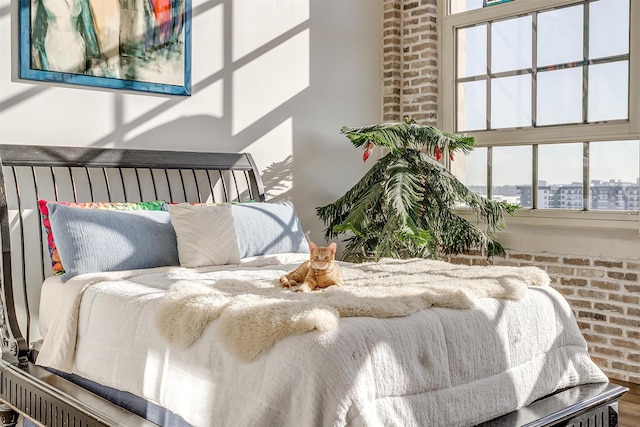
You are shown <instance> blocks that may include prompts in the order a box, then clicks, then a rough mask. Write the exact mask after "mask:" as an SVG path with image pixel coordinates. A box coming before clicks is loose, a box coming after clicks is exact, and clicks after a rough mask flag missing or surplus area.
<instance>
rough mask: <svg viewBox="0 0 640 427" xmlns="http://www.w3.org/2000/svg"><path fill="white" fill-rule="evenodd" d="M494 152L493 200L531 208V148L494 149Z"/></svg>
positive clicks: (528, 146)
mask: <svg viewBox="0 0 640 427" xmlns="http://www.w3.org/2000/svg"><path fill="white" fill-rule="evenodd" d="M492 152H493V161H492V164H493V170H492V172H493V176H492V180H493V182H492V187H491V188H492V192H493V196H492V199H493V200H505V201H508V202H510V203H514V204H518V205H520V206H522V207H531V162H532V157H531V153H532V148H531V146H530V145H527V146H516V147H494V148H493V149H492Z"/></svg>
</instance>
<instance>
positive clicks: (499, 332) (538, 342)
mask: <svg viewBox="0 0 640 427" xmlns="http://www.w3.org/2000/svg"><path fill="white" fill-rule="evenodd" d="M299 261H300V260H299V259H295V258H290V257H289V258H287V257H284V258H282V257H273V258H270V259H268V260H267V262H265V260H264V259H260V260H253V261H251V262H248V263H245V264H244V265H240V266H233V267H225V268H213V269H200V270H196V271H194V270H186V269H180V268H160V269H150V270H144V271H136V272H121V273H113V274H105V275H87V276H81V277H77V278H75V279H71V280H70V281H68V282H67V285H68V288H67V292H68V294H67V295H66V299H65V301H66V304H64V305H63V306H61V307H60V309H59V310H58V313H57V315H56V321H55V322H53V323H52V324H51V326H50V327H49V331H48V333H47V336H46V337H45V341H44V343H43V347H42V350H41V352H40V355H39V358H38V364H42V365H45V366H52V367H55V368H57V369H61V370H65V371H72V372H74V373H75V374H78V375H80V376H83V377H85V378H88V379H91V380H93V381H96V382H98V383H101V384H104V385H107V386H110V387H114V388H117V389H120V390H124V391H128V392H131V393H133V394H136V395H138V396H142V397H144V398H146V399H148V400H150V401H152V402H154V403H157V404H159V405H161V406H163V407H166V408H168V409H170V410H171V411H173V412H175V413H177V414H179V415H180V416H182V417H183V418H184V419H185V420H186V421H187V422H189V423H191V424H192V425H194V426H210V425H214V424H215V425H216V426H218V425H219V426H233V427H236V426H255V425H260V426H342V425H350V426H378V425H384V426H425V425H438V426H447V425H449V426H463V425H473V424H477V423H479V422H482V421H486V420H489V419H491V418H494V417H496V416H498V415H501V414H504V413H506V412H509V411H512V410H514V409H517V408H519V407H521V406H523V405H525V404H527V403H530V402H531V401H533V400H536V399H538V398H540V397H542V396H545V395H547V394H549V393H551V392H553V391H555V390H558V389H561V388H565V387H569V386H573V385H577V384H581V383H588V382H605V381H607V379H606V377H605V376H604V375H603V374H602V372H601V371H600V370H599V369H598V368H597V367H596V366H595V364H593V363H592V362H591V360H590V358H589V356H588V354H587V351H586V343H585V341H584V339H583V338H582V336H581V334H580V332H579V330H578V327H577V325H576V322H575V320H574V318H573V316H572V313H571V310H570V308H569V307H568V305H567V303H566V302H565V300H564V298H563V297H562V296H561V295H560V294H558V293H557V292H555V291H554V290H553V289H551V288H549V287H534V288H530V289H529V290H528V292H527V293H526V295H525V296H524V298H523V299H522V300H520V301H507V300H496V299H489V298H482V299H479V300H477V301H476V305H475V307H474V308H471V309H468V310H456V309H448V308H432V309H428V310H420V311H418V312H416V313H414V314H412V315H410V316H406V317H397V318H391V319H376V318H369V317H353V318H343V319H340V321H339V322H340V323H339V328H337V329H335V330H330V331H325V332H319V331H312V332H308V333H304V334H301V335H295V336H290V337H287V338H284V339H283V340H281V341H279V342H277V343H276V344H275V345H274V346H273V347H272V348H271V349H270V350H269V351H268V352H266V353H265V354H263V355H262V356H261V357H259V358H257V359H256V360H253V361H251V362H242V361H239V360H238V359H237V358H235V357H233V356H232V355H231V354H230V353H229V352H228V351H227V350H225V348H223V347H222V346H220V345H217V343H216V336H217V335H218V334H217V331H216V329H217V328H218V327H219V325H218V322H217V321H213V322H211V323H210V324H209V325H208V326H207V327H206V328H205V329H204V331H203V334H202V336H201V337H200V338H199V339H197V340H196V341H195V342H194V343H193V344H192V345H191V346H190V347H188V348H187V349H185V350H178V349H175V348H171V347H170V346H168V345H167V344H166V342H165V341H164V340H163V339H162V338H161V337H160V335H159V333H158V331H157V327H156V317H157V313H158V310H159V307H160V306H161V302H162V300H163V296H164V295H165V293H166V291H167V289H169V287H170V286H171V285H172V284H173V283H176V282H178V281H180V280H184V279H189V280H193V278H194V274H195V275H196V276H199V278H200V279H201V280H204V281H205V283H207V282H209V283H211V282H213V281H217V280H226V279H236V278H238V277H240V276H241V277H244V278H252V277H253V278H255V279H260V280H264V279H266V278H273V279H274V280H277V278H278V277H279V276H280V275H281V274H283V273H285V272H288V271H290V270H292V269H293V268H294V267H295V266H296V265H297V264H298V262H299ZM280 262H285V263H286V262H288V264H278V263H280ZM264 264H266V265H264ZM74 310H77V314H78V316H77V320H78V321H77V324H76V325H74V324H73V319H74V315H73V312H74ZM74 344H75V346H74ZM60 345H62V346H63V347H65V346H66V347H65V348H67V349H69V348H71V349H73V348H75V351H70V352H64V351H62V352H60V351H59V350H60V348H61V347H60Z"/></svg>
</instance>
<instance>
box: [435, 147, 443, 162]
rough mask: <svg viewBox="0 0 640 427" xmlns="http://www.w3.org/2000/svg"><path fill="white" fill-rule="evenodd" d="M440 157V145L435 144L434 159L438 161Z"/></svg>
mask: <svg viewBox="0 0 640 427" xmlns="http://www.w3.org/2000/svg"><path fill="white" fill-rule="evenodd" d="M441 158H442V154H440V147H438V146H437V145H436V160H437V161H440V159H441Z"/></svg>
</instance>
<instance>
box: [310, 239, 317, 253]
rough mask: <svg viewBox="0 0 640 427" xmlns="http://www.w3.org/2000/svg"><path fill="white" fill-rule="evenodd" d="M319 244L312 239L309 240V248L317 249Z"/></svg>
mask: <svg viewBox="0 0 640 427" xmlns="http://www.w3.org/2000/svg"><path fill="white" fill-rule="evenodd" d="M317 247H318V246H316V244H315V243H313V242H312V241H311V240H309V250H310V251H313V250H314V249H316V248H317Z"/></svg>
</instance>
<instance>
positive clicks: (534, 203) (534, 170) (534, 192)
mask: <svg viewBox="0 0 640 427" xmlns="http://www.w3.org/2000/svg"><path fill="white" fill-rule="evenodd" d="M531 148H532V153H531V159H532V161H533V164H532V165H531V181H532V185H531V208H532V209H538V144H533V145H532V146H531Z"/></svg>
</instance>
